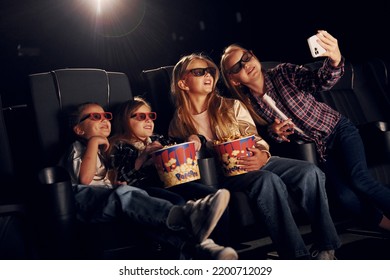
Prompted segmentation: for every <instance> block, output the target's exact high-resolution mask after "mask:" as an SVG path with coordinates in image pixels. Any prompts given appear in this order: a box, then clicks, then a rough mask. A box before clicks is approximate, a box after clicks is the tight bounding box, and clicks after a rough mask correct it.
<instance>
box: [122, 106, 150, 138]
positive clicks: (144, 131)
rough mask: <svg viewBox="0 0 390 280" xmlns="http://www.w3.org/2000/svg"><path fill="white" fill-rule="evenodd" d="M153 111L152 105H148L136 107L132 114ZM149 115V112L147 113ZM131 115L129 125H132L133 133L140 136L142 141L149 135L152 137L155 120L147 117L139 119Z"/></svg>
mask: <svg viewBox="0 0 390 280" xmlns="http://www.w3.org/2000/svg"><path fill="white" fill-rule="evenodd" d="M148 112H151V110H150V107H149V106H146V105H142V106H140V107H139V108H138V109H136V110H135V111H134V112H133V113H132V115H134V114H136V113H148ZM146 115H147V114H146ZM128 117H129V121H128V122H129V123H128V124H129V126H130V127H131V131H132V133H133V135H134V136H135V137H137V138H139V139H140V140H142V141H145V140H146V138H147V137H150V136H151V135H152V134H153V130H154V122H153V120H151V119H150V118H148V117H147V118H146V119H145V120H138V119H137V118H136V117H135V116H134V117H131V116H128Z"/></svg>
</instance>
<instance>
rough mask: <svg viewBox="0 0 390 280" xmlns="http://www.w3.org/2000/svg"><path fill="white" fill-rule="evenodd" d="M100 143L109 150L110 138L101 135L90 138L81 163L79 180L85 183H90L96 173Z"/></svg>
mask: <svg viewBox="0 0 390 280" xmlns="http://www.w3.org/2000/svg"><path fill="white" fill-rule="evenodd" d="M100 145H103V149H104V150H107V149H108V147H109V142H108V139H107V138H105V137H101V136H93V137H91V138H90V139H89V140H88V144H87V149H86V151H85V154H84V156H83V158H82V161H81V165H80V174H79V181H80V183H81V184H83V185H89V184H90V183H91V182H92V180H93V178H94V176H95V175H96V168H97V157H98V151H99V146H100Z"/></svg>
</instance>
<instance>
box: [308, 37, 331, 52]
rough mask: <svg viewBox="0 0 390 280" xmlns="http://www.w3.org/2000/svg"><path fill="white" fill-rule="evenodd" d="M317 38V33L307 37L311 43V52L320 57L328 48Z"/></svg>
mask: <svg viewBox="0 0 390 280" xmlns="http://www.w3.org/2000/svg"><path fill="white" fill-rule="evenodd" d="M317 40H318V37H317V35H313V36H311V37H310V38H309V39H307V43H308V44H309V48H310V52H311V55H312V56H313V57H318V56H320V55H322V54H323V53H325V52H326V50H325V49H324V48H323V47H321V46H320V44H318V43H317Z"/></svg>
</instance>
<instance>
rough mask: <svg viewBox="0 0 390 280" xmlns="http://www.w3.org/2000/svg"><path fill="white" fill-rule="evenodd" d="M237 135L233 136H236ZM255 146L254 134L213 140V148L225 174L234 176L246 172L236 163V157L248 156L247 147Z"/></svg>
mask: <svg viewBox="0 0 390 280" xmlns="http://www.w3.org/2000/svg"><path fill="white" fill-rule="evenodd" d="M236 137H237V136H234V138H236ZM253 147H255V136H254V135H251V136H247V137H237V138H236V139H234V140H229V141H226V142H220V141H214V150H215V152H216V154H217V155H218V156H219V160H220V162H221V165H222V170H223V173H224V175H225V176H235V175H239V174H244V173H247V171H245V170H244V169H242V168H241V166H240V165H238V164H237V161H238V159H237V158H238V157H245V156H250V153H249V151H247V148H253Z"/></svg>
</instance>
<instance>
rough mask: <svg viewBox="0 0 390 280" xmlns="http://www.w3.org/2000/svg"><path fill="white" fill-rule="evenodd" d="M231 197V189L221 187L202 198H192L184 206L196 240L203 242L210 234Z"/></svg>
mask: <svg viewBox="0 0 390 280" xmlns="http://www.w3.org/2000/svg"><path fill="white" fill-rule="evenodd" d="M229 199H230V193H229V191H228V190H226V189H220V190H218V191H217V192H216V193H214V194H210V195H208V196H206V197H204V198H202V199H198V200H196V201H192V200H190V201H188V202H187V203H186V204H185V205H184V206H183V210H184V213H186V215H187V216H188V218H189V221H190V227H191V231H192V233H193V235H194V237H195V240H196V242H198V243H202V242H203V241H205V240H206V239H207V238H208V237H209V236H210V234H211V232H212V231H213V230H214V228H215V226H216V225H217V223H218V221H219V219H220V218H221V216H222V214H223V212H224V211H225V209H226V207H227V206H228V203H229Z"/></svg>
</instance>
